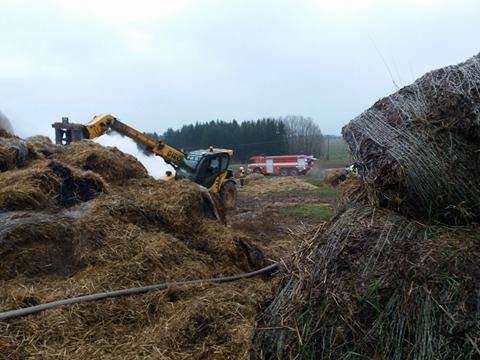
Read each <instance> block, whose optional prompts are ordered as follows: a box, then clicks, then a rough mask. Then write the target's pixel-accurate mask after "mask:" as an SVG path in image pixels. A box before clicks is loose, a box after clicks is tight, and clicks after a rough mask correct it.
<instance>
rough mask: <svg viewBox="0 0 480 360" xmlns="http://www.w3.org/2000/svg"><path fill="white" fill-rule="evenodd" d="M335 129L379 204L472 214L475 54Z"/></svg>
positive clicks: (427, 214) (476, 179) (439, 214)
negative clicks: (340, 134)
mask: <svg viewBox="0 0 480 360" xmlns="http://www.w3.org/2000/svg"><path fill="white" fill-rule="evenodd" d="M342 133H343V137H344V138H345V140H346V142H347V144H348V146H349V148H350V152H351V153H352V155H353V157H354V159H355V161H356V162H357V163H358V164H359V165H360V167H361V168H362V169H363V171H362V172H361V174H362V176H363V180H364V181H365V183H366V185H367V186H368V187H369V188H370V189H371V190H372V191H375V192H377V193H378V194H379V202H380V203H381V204H382V206H386V207H389V208H391V209H394V210H398V211H400V212H401V213H403V214H407V215H412V216H422V217H424V218H435V219H439V220H441V221H445V222H449V223H462V222H468V221H471V220H479V219H480V212H478V208H479V206H480V54H479V55H477V56H475V57H473V58H471V59H469V60H468V61H466V62H464V63H461V64H459V65H455V66H448V67H445V68H443V69H439V70H435V71H432V72H430V73H427V74H426V75H424V76H423V77H421V78H420V79H418V80H417V81H415V82H414V83H413V84H412V85H409V86H406V87H404V88H403V89H401V90H399V91H398V92H396V93H394V94H392V95H390V96H388V97H386V98H383V99H381V100H379V101H378V102H377V103H375V104H374V105H373V106H372V107H371V108H370V109H368V110H367V111H365V112H364V113H362V114H361V115H360V116H358V117H357V118H355V119H353V120H352V121H351V122H350V123H349V124H348V125H346V126H345V127H344V128H343V130H342Z"/></svg>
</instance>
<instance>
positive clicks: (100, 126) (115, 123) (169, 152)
mask: <svg viewBox="0 0 480 360" xmlns="http://www.w3.org/2000/svg"><path fill="white" fill-rule="evenodd" d="M109 129H113V130H115V131H117V132H119V133H120V134H122V135H125V136H128V137H129V138H131V139H133V140H134V141H136V142H137V143H140V144H142V145H144V146H145V147H146V149H147V151H150V152H152V153H153V154H155V155H158V156H161V157H162V158H163V159H164V160H165V161H166V162H167V163H169V164H171V165H173V166H178V165H179V164H180V163H181V162H182V160H183V158H184V157H185V154H184V153H183V152H181V151H179V150H177V149H175V148H173V147H171V146H169V145H167V144H165V143H164V142H162V141H158V140H155V139H152V138H151V137H150V136H148V135H145V134H143V133H141V132H140V131H138V130H135V129H134V128H132V127H130V126H128V125H127V124H124V123H122V122H121V121H120V120H118V119H117V118H116V117H114V116H113V115H110V114H104V115H98V116H95V117H94V118H93V119H92V120H91V121H90V122H88V123H87V124H86V125H85V130H86V133H87V135H88V138H89V139H94V138H97V137H99V136H102V135H103V134H105V133H106V132H107V131H108V130H109Z"/></svg>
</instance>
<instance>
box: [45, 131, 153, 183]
mask: <svg viewBox="0 0 480 360" xmlns="http://www.w3.org/2000/svg"><path fill="white" fill-rule="evenodd" d="M53 157H54V158H55V159H58V160H60V161H62V162H64V163H66V164H69V165H71V166H75V167H78V168H80V169H83V170H91V171H93V172H95V173H97V174H99V175H100V176H102V178H103V179H105V180H106V181H107V182H109V183H111V184H114V185H120V186H122V185H126V184H127V183H128V182H129V180H130V179H142V178H148V172H147V170H146V169H145V167H144V166H143V165H142V163H141V162H139V161H138V160H137V159H136V158H135V157H134V156H132V155H129V154H125V153H123V152H121V151H120V150H118V149H117V148H111V147H103V146H102V145H100V144H97V143H94V142H92V141H89V140H82V141H79V142H74V143H72V144H70V145H69V146H64V147H62V148H61V149H60V150H59V151H58V152H57V153H56V154H55V155H54V156H53Z"/></svg>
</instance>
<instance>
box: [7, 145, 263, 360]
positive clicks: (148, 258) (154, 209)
mask: <svg viewBox="0 0 480 360" xmlns="http://www.w3.org/2000/svg"><path fill="white" fill-rule="evenodd" d="M36 145H38V144H36ZM40 145H41V144H40ZM37 151H38V146H37ZM52 159H53V160H52ZM59 159H62V160H63V161H64V162H60V161H59ZM67 163H68V165H67ZM110 168H111V169H112V173H111V174H110V173H109V169H110ZM85 169H92V170H89V171H85ZM99 174H100V175H101V176H100V175H99ZM127 183H128V186H120V185H119V184H127ZM107 188H108V191H106V190H107ZM202 196H203V195H202V191H201V190H200V189H199V187H198V186H196V185H195V184H193V183H191V182H188V181H186V180H185V181H177V182H166V183H165V182H161V181H156V180H154V179H153V178H151V177H148V176H147V174H146V171H145V169H144V168H143V167H142V166H141V165H140V164H139V163H138V162H137V161H136V160H135V159H134V158H133V157H129V156H126V155H125V154H122V153H120V152H119V151H118V150H116V149H109V148H103V147H102V146H100V145H97V144H93V143H89V142H82V143H78V144H72V145H71V146H69V147H67V148H64V149H58V151H55V152H54V153H52V154H50V155H49V158H48V159H47V158H46V157H45V156H41V157H40V158H39V159H37V160H35V161H29V162H28V163H27V164H26V166H25V167H24V168H22V169H15V170H9V171H6V172H4V173H0V259H2V260H1V262H0V282H1V290H0V311H3V310H8V309H14V308H18V307H25V306H31V305H35V304H38V303H44V302H49V301H53V300H58V299H63V298H66V297H72V296H78V295H82V294H87V293H97V292H103V291H108V290H114V289H120V288H128V287H135V286H141V285H147V284H155V283H163V282H167V281H175V280H183V279H199V278H205V279H208V278H214V277H218V276H223V275H231V274H237V273H242V272H247V271H251V270H253V269H258V268H260V267H262V266H264V265H265V260H264V258H263V253H262V252H261V250H260V249H259V248H258V247H257V246H256V245H255V243H254V242H253V241H252V240H251V239H250V238H248V237H246V236H244V235H237V234H235V233H234V232H232V231H231V230H230V229H229V228H227V227H225V226H223V225H222V224H220V223H219V222H218V221H216V220H211V219H208V218H205V216H204V213H203V197H202ZM31 210H34V211H31ZM271 286H272V284H271V282H267V281H263V280H262V279H252V280H242V281H240V282H237V283H234V284H233V283H232V284H224V285H221V286H218V285H205V286H198V287H195V288H179V289H177V288H171V289H169V290H168V291H166V292H157V293H151V294H145V295H141V296H132V297H128V298H122V299H116V300H107V301H101V302H98V303H85V304H79V305H75V306H73V307H66V308H60V309H56V310H52V311H47V312H44V313H41V314H38V315H35V316H31V317H26V318H18V319H12V320H9V321H6V322H0V354H1V356H0V357H6V358H12V359H16V358H56V357H57V356H58V354H60V353H61V354H63V355H62V356H65V357H68V358H71V359H85V358H102V359H103V358H112V359H118V358H148V357H151V358H157V357H159V356H160V357H164V358H177V359H186V358H191V357H196V358H215V357H216V358H229V357H230V358H242V357H243V358H244V357H246V356H247V353H248V347H247V346H245V345H246V344H247V343H248V341H249V339H250V337H251V334H252V331H253V329H252V326H251V324H252V323H253V320H254V317H255V313H256V304H257V302H258V301H259V300H260V297H261V296H262V295H261V294H263V293H265V292H268V290H267V289H270V287H271Z"/></svg>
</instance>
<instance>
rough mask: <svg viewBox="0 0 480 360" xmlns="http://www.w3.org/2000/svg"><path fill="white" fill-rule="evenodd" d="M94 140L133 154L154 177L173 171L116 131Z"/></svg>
mask: <svg viewBox="0 0 480 360" xmlns="http://www.w3.org/2000/svg"><path fill="white" fill-rule="evenodd" d="M95 142H97V143H99V144H101V145H103V146H115V147H117V148H118V149H119V150H121V151H123V152H124V153H127V154H130V155H133V156H135V157H136V158H137V159H138V161H140V162H141V163H142V164H143V166H145V168H146V169H147V170H148V173H149V174H150V175H151V176H153V177H154V178H157V179H158V178H159V177H161V176H163V175H165V171H167V170H170V171H172V172H174V169H173V168H172V167H171V166H170V165H168V164H167V163H166V162H165V161H164V160H163V159H162V158H161V157H159V156H153V155H152V156H148V155H145V154H144V153H143V152H142V151H140V150H139V149H138V148H137V144H136V143H135V142H134V141H133V140H132V139H129V138H128V137H125V136H121V135H119V134H116V133H110V134H109V135H107V136H102V137H99V138H98V139H96V140H95Z"/></svg>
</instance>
